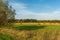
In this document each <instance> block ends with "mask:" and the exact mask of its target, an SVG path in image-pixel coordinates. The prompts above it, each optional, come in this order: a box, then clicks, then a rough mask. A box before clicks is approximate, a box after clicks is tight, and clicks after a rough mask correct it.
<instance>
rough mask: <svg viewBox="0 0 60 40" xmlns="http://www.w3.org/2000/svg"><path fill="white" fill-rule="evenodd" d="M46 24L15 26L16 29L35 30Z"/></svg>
mask: <svg viewBox="0 0 60 40" xmlns="http://www.w3.org/2000/svg"><path fill="white" fill-rule="evenodd" d="M45 27H46V26H36V25H29V26H19V27H17V29H18V30H37V29H43V28H45Z"/></svg>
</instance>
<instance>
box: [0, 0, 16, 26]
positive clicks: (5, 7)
mask: <svg viewBox="0 0 60 40" xmlns="http://www.w3.org/2000/svg"><path fill="white" fill-rule="evenodd" d="M0 19H1V20H0V26H1V25H7V24H8V20H13V19H15V10H12V6H10V7H9V4H8V1H7V0H6V1H5V0H4V2H3V1H2V0H0Z"/></svg>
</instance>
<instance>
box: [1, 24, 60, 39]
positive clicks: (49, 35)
mask: <svg viewBox="0 0 60 40" xmlns="http://www.w3.org/2000/svg"><path fill="white" fill-rule="evenodd" d="M0 40H60V24H53V23H52V24H47V23H46V24H38V23H22V24H20V23H15V24H13V26H11V27H5V28H3V27H1V28H0Z"/></svg>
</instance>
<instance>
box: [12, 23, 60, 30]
mask: <svg viewBox="0 0 60 40" xmlns="http://www.w3.org/2000/svg"><path fill="white" fill-rule="evenodd" d="M13 28H17V29H19V30H34V29H35V30H36V29H60V25H24V24H14V26H13Z"/></svg>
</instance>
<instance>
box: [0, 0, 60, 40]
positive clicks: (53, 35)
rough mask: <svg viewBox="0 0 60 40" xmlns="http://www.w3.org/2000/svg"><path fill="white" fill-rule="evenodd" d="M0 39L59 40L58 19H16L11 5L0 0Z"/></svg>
mask: <svg viewBox="0 0 60 40" xmlns="http://www.w3.org/2000/svg"><path fill="white" fill-rule="evenodd" d="M11 25H12V26H11ZM0 40H60V21H59V20H36V19H20V20H16V19H15V10H13V9H12V6H10V5H9V4H8V1H5V2H3V1H2V0H0Z"/></svg>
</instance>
